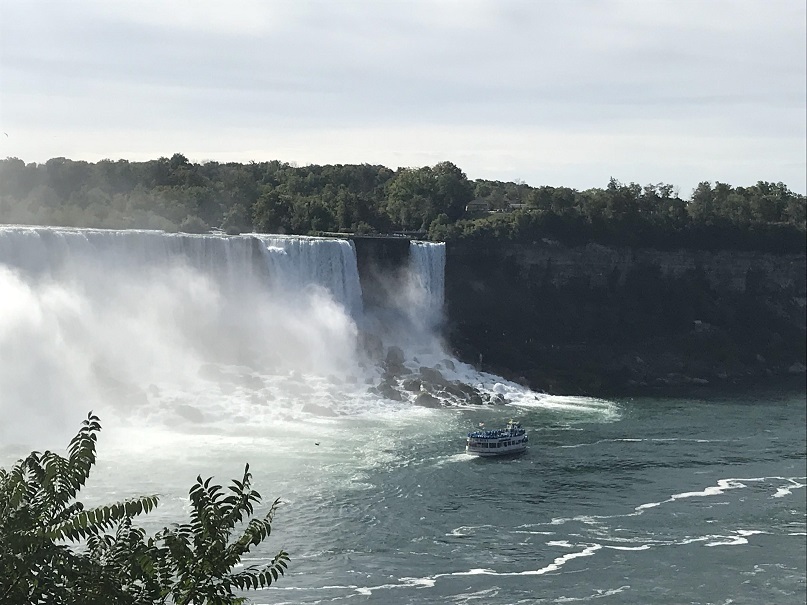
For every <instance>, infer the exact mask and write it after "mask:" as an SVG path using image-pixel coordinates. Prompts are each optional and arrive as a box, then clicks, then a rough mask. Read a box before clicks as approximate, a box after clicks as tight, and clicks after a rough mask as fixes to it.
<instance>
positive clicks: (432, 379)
mask: <svg viewBox="0 0 807 605" xmlns="http://www.w3.org/2000/svg"><path fill="white" fill-rule="evenodd" d="M420 378H421V380H423V382H424V383H427V384H431V385H435V386H444V385H446V384H447V383H448V381H447V380H446V379H445V377H444V376H443V375H442V374H441V373H440V370H435V369H434V368H427V367H425V366H424V367H421V368H420Z"/></svg>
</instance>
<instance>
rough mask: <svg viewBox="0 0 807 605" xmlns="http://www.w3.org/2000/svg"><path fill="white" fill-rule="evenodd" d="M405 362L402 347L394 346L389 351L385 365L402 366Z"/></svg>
mask: <svg viewBox="0 0 807 605" xmlns="http://www.w3.org/2000/svg"><path fill="white" fill-rule="evenodd" d="M403 362H404V354H403V350H402V349H401V347H396V346H392V347H390V348H389V349H387V357H386V359H385V360H384V363H385V364H386V365H387V366H402V365H403Z"/></svg>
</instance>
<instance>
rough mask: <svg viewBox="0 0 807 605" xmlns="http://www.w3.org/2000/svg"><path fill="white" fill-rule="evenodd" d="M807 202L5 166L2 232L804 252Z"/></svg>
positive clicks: (425, 176) (752, 193)
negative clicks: (383, 237)
mask: <svg viewBox="0 0 807 605" xmlns="http://www.w3.org/2000/svg"><path fill="white" fill-rule="evenodd" d="M806 221H807V199H806V198H805V196H804V195H801V194H797V193H794V192H792V191H790V190H789V189H788V187H787V186H786V185H785V184H783V183H770V182H765V181H758V182H757V183H756V184H754V185H750V186H738V187H735V186H731V185H729V184H726V183H721V182H715V183H711V182H707V181H704V182H701V183H700V184H699V185H698V186H697V187H696V188H695V189H694V191H692V193H691V195H690V197H689V198H682V197H680V195H679V192H678V189H677V187H675V186H674V185H671V184H665V183H657V184H648V185H639V184H637V183H627V184H626V183H622V182H620V181H618V180H616V179H614V178H612V179H611V180H610V181H609V182H608V183H607V184H606V185H605V186H604V187H603V188H592V189H587V190H584V191H578V190H576V189H573V188H569V187H551V186H531V185H528V184H526V183H523V182H502V181H490V180H483V179H477V180H470V179H468V177H467V176H466V175H465V173H464V172H463V171H462V170H461V169H460V168H459V167H458V166H456V165H454V164H453V163H451V162H447V161H446V162H440V163H438V164H436V165H434V166H424V167H421V168H399V169H397V170H392V169H390V168H387V167H384V166H377V165H369V164H360V165H324V166H319V165H311V166H303V167H298V166H294V165H291V164H288V163H284V162H280V161H277V160H275V161H270V162H250V163H246V164H242V163H219V162H212V161H211V162H204V163H193V162H190V161H189V160H188V159H187V158H186V157H185V156H184V155H182V154H181V153H175V154H174V155H173V156H171V157H170V158H167V157H161V158H158V159H156V160H150V161H146V162H130V161H127V160H117V161H113V160H101V161H99V162H96V163H90V162H85V161H73V160H69V159H66V158H53V159H50V160H48V161H47V162H45V163H44V164H37V163H28V164H26V163H25V162H24V161H23V160H20V159H18V158H7V159H5V160H0V223H5V224H28V225H53V226H65V227H96V228H112V229H162V230H165V231H169V232H172V231H184V232H189V233H205V232H208V231H210V230H211V229H221V230H222V231H224V232H226V233H230V234H235V233H241V232H252V231H256V232H268V233H286V234H300V235H323V234H329V233H358V234H388V233H393V232H401V231H405V232H417V233H418V234H420V235H422V237H427V238H429V239H432V240H439V241H452V240H460V239H464V240H472V241H473V240H476V241H481V242H484V241H489V240H491V239H496V240H502V239H503V240H509V241H515V242H534V241H538V240H547V239H551V240H557V241H560V242H562V243H564V244H567V245H579V244H585V243H589V242H597V243H602V244H608V245H616V246H633V247H655V248H693V249H738V250H760V251H769V252H803V251H804V242H805V222H806Z"/></svg>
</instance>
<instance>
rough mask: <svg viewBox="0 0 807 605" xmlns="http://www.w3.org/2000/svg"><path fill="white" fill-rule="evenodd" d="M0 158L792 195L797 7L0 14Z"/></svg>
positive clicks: (283, 5)
mask: <svg viewBox="0 0 807 605" xmlns="http://www.w3.org/2000/svg"><path fill="white" fill-rule="evenodd" d="M0 130H2V134H0V158H3V157H17V158H20V159H22V160H24V161H26V162H39V163H41V162H45V161H47V160H48V159H50V158H52V157H67V158H70V159H74V160H87V161H92V162H94V161H98V160H100V159H104V158H109V159H113V160H116V159H127V160H131V161H142V160H149V159H156V158H158V157H160V156H169V157H170V156H171V155H172V154H174V153H176V152H179V153H182V154H184V155H185V156H187V157H188V159H190V160H191V161H194V162H204V161H211V160H215V161H220V162H224V161H235V162H249V161H256V162H260V161H268V160H281V161H284V162H290V163H294V164H296V165H300V166H304V165H308V164H361V163H367V164H383V165H385V166H388V167H390V168H398V167H402V166H408V167H418V166H427V165H429V166H431V165H434V164H436V163H438V162H441V161H444V160H448V161H451V162H453V163H455V164H456V165H458V166H459V167H460V168H461V169H462V170H463V171H464V172H465V173H466V174H467V175H468V177H469V178H471V179H477V178H484V179H493V180H502V181H523V182H526V183H527V184H529V185H533V186H541V185H552V186H566V187H573V188H575V189H579V190H583V189H587V188H590V187H604V186H606V185H607V183H608V180H609V179H610V178H611V177H613V178H616V179H617V180H619V181H622V182H625V183H627V182H636V183H639V184H642V185H645V184H651V183H661V182H663V183H670V184H672V185H675V186H677V187H678V188H679V192H680V194H681V196H682V197H688V196H689V195H690V194H691V192H692V189H693V188H694V187H695V186H696V185H697V184H698V183H699V182H701V181H710V182H715V181H721V182H725V183H729V184H731V185H733V186H747V185H752V184H754V183H756V182H757V181H760V180H762V181H771V182H783V183H785V184H786V185H787V186H788V187H790V189H791V190H793V191H795V192H798V193H805V192H807V3H806V2H804V0H479V1H476V0H464V1H459V0H429V1H425V0H424V1H418V0H407V1H404V0H386V1H384V0H376V1H371V0H328V1H325V0H320V1H308V0H291V1H285V0H283V1H272V0H266V1H260V0H228V1H227V2H224V1H215V2H210V1H207V0H187V1H178V0H144V1H135V0H132V1H124V0H121V1H114V0H113V1H110V0H103V1H99V2H96V1H90V0H71V1H70V2H64V0H59V1H43V0H0Z"/></svg>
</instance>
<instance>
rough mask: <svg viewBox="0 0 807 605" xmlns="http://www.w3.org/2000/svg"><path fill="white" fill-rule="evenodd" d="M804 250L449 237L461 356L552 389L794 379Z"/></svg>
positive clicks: (449, 294) (452, 313) (450, 290)
mask: <svg viewBox="0 0 807 605" xmlns="http://www.w3.org/2000/svg"><path fill="white" fill-rule="evenodd" d="M806 270H807V259H806V258H805V255H804V254H793V255H773V254H764V253H753V252H732V251H717V252H713V251H698V250H667V251H664V250H652V249H627V248H625V249H617V248H609V247H605V246H601V245H597V244H589V245H586V246H581V247H574V248H572V247H565V246H563V245H561V244H558V243H556V242H553V241H543V242H539V243H535V244H533V245H518V244H512V243H500V242H493V241H491V242H484V243H480V242H461V243H450V244H449V245H448V247H447V251H446V314H447V318H448V322H447V326H446V335H447V338H448V341H449V345H450V346H451V347H452V348H453V349H454V351H455V352H456V353H457V354H458V356H460V357H461V358H463V359H465V360H467V361H470V362H473V363H477V364H478V365H480V366H481V367H482V368H483V369H487V370H490V371H494V372H496V373H500V374H502V375H505V376H508V377H510V378H513V379H516V380H519V381H521V382H523V383H525V384H528V385H529V386H530V387H531V388H534V389H537V390H546V391H550V392H555V393H585V394H592V395H597V394H602V395H606V394H627V393H634V392H636V393H638V392H645V391H650V392H656V393H658V392H675V391H676V390H678V389H680V388H687V389H688V388H693V387H694V388H700V387H706V386H707V385H709V386H729V385H732V384H737V383H744V382H747V381H749V380H752V381H753V380H762V379H764V378H766V377H772V376H794V377H796V378H795V380H799V377H801V379H802V380H803V376H804V369H805V365H804V364H805V300H807V299H806V298H805V296H806V295H807V294H806V292H805V290H806V283H805V272H806Z"/></svg>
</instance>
